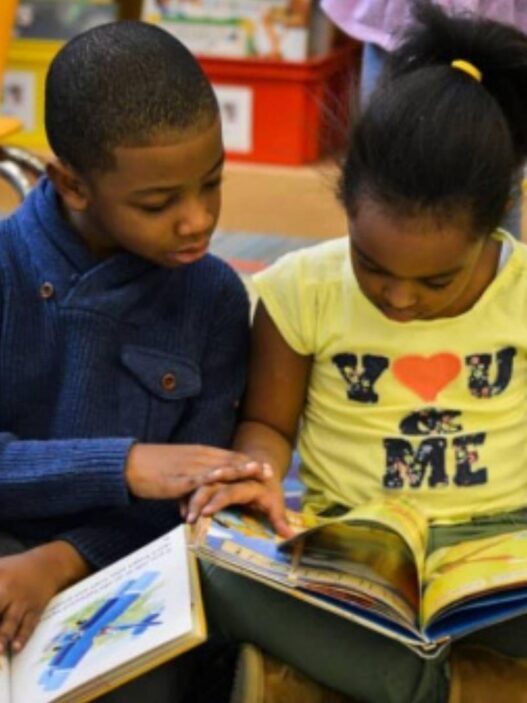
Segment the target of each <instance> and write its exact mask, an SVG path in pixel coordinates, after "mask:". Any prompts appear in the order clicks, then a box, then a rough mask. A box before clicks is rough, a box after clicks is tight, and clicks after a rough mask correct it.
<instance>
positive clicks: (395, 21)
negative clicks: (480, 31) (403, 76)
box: [321, 0, 527, 50]
mask: <svg viewBox="0 0 527 703" xmlns="http://www.w3.org/2000/svg"><path fill="white" fill-rule="evenodd" d="M436 2H437V4H438V5H441V6H442V7H444V8H446V9H447V10H456V11H468V12H473V13H474V14H476V15H479V16H480V17H487V18H489V19H493V20H497V21H498V22H506V23H508V24H512V25H514V26H515V27H517V28H518V29H520V30H521V31H523V32H526V33H527V0H436ZM321 4H322V8H323V10H324V11H325V12H326V14H327V15H328V16H329V17H330V18H331V19H332V20H333V22H334V23H335V24H336V25H337V26H338V27H340V28H341V29H342V30H343V31H344V32H346V34H348V35H349V36H351V37H354V38H355V39H358V40H359V41H362V42H366V43H370V42H371V43H373V44H377V45H378V46H381V47H382V48H383V49H388V50H390V49H393V47H394V46H395V45H396V44H397V37H398V34H399V32H400V31H401V28H402V27H403V26H404V23H405V21H406V20H407V19H408V15H409V2H407V0H322V3H321Z"/></svg>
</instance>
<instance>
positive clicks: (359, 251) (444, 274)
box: [351, 241, 462, 281]
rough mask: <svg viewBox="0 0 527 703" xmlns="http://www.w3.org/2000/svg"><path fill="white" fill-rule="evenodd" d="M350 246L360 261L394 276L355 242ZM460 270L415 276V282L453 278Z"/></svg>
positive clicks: (453, 269) (456, 268)
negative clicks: (362, 260)
mask: <svg viewBox="0 0 527 703" xmlns="http://www.w3.org/2000/svg"><path fill="white" fill-rule="evenodd" d="M351 246H352V247H353V249H355V251H356V252H357V254H358V255H359V256H360V257H361V259H364V261H366V263H368V264H371V265H372V266H374V267H375V268H376V269H378V270H379V272H380V273H386V274H388V275H389V276H393V275H394V274H393V271H390V270H389V269H387V268H385V267H384V266H381V265H380V264H379V263H377V261H375V259H372V258H371V256H368V255H367V254H365V253H364V252H363V251H362V249H360V247H358V246H357V245H356V244H355V242H353V241H352V242H351ZM461 269H462V266H456V267H454V268H452V269H449V270H448V271H440V272H439V273H434V274H433V275H431V276H417V277H416V280H418V281H430V280H432V281H433V280H435V279H436V278H447V277H448V276H454V275H455V274H456V273H459V271H461Z"/></svg>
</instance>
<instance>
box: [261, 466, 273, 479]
mask: <svg viewBox="0 0 527 703" xmlns="http://www.w3.org/2000/svg"><path fill="white" fill-rule="evenodd" d="M263 475H264V477H265V478H272V476H273V475H274V471H273V467H272V466H271V464H264V465H263Z"/></svg>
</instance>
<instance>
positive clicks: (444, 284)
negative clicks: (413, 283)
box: [423, 281, 452, 290]
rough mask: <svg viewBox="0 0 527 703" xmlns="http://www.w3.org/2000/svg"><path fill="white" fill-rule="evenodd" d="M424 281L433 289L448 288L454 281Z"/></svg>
mask: <svg viewBox="0 0 527 703" xmlns="http://www.w3.org/2000/svg"><path fill="white" fill-rule="evenodd" d="M423 283H424V285H425V286H426V287H427V288H431V289H432V290H441V289H442V288H447V287H448V286H449V285H450V284H451V283H452V281H444V282H443V281H442V282H441V283H434V282H432V281H423Z"/></svg>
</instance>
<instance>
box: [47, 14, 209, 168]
mask: <svg viewBox="0 0 527 703" xmlns="http://www.w3.org/2000/svg"><path fill="white" fill-rule="evenodd" d="M217 115H218V104H217V101H216V97H215V95H214V91H213V90H212V87H211V85H210V82H209V80H208V78H207V77H206V75H205V73H204V72H203V70H202V69H201V67H200V65H199V63H198V62H197V60H196V59H195V58H194V56H193V55H192V54H191V53H190V51H188V49H187V48H186V47H185V46H184V45H183V44H182V43H181V42H180V41H178V40H177V39H176V38H175V37H173V36H172V35H170V34H169V33H168V32H166V31H164V30H162V29H160V28H159V27H155V26H154V25H150V24H146V23H144V22H112V23H110V24H105V25H101V26H99V27H95V28H94V29H91V30H89V31H87V32H84V33H83V34H80V35H78V36H77V37H75V38H74V39H72V40H71V41H70V42H68V43H67V44H66V45H65V46H64V47H63V48H62V49H61V50H60V51H59V53H58V54H57V55H56V57H55V58H54V60H53V62H52V63H51V66H50V68H49V71H48V75H47V79H46V107H45V124H46V132H47V136H48V141H49V144H50V146H51V148H52V149H53V151H54V153H55V154H56V156H57V157H58V158H60V159H61V160H62V161H63V162H64V163H66V164H68V165H70V166H72V167H73V168H75V169H76V170H77V171H79V172H80V173H87V172H89V171H92V170H101V171H104V170H109V169H111V168H112V167H113V165H114V157H113V150H114V149H115V147H116V146H139V145H143V144H148V143H149V142H150V141H151V139H152V137H153V136H154V135H155V134H156V133H157V132H160V131H161V130H166V129H177V130H185V129H188V128H192V127H195V126H196V127H198V128H199V127H201V126H204V125H206V124H208V123H210V124H212V122H213V120H214V119H215V118H216V116H217Z"/></svg>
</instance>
